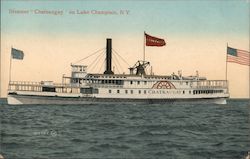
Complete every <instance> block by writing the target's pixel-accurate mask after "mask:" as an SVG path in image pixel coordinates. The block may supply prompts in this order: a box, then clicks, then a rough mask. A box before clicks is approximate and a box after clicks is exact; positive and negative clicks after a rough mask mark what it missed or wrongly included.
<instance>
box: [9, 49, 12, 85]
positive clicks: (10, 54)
mask: <svg viewBox="0 0 250 159" xmlns="http://www.w3.org/2000/svg"><path fill="white" fill-rule="evenodd" d="M11 66H12V47H11V53H10V69H9V84H10V82H11Z"/></svg>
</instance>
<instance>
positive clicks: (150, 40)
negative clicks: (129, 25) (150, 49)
mask: <svg viewBox="0 0 250 159" xmlns="http://www.w3.org/2000/svg"><path fill="white" fill-rule="evenodd" d="M145 36H146V46H157V47H159V46H164V45H166V43H165V40H164V39H160V38H157V37H153V36H151V35H148V34H146V33H145Z"/></svg>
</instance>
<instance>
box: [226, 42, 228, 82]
mask: <svg viewBox="0 0 250 159" xmlns="http://www.w3.org/2000/svg"><path fill="white" fill-rule="evenodd" d="M227 52H228V43H227V51H226V80H227Z"/></svg>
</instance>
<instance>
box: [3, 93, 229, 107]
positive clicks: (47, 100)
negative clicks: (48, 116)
mask: <svg viewBox="0 0 250 159" xmlns="http://www.w3.org/2000/svg"><path fill="white" fill-rule="evenodd" d="M226 99H227V98H223V97H217V98H183V99H181V98H165V99H149V98H148V99H140V98H95V97H66V96H64V97H58V96H27V95H9V96H8V98H7V100H8V104H10V105H23V104H24V105H28V104H40V105H47V104H52V105H79V104H111V103H116V104H123V103H124V104H126V103H128V104H129V103H133V104H157V103H159V104H165V103H196V104H207V103H214V104H226Z"/></svg>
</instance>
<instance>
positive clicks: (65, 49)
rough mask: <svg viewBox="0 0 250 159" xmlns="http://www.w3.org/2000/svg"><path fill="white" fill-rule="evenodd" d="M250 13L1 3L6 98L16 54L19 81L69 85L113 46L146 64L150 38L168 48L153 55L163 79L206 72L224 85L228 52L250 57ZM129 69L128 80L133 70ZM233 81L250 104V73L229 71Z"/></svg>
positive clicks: (240, 4) (223, 5)
mask: <svg viewBox="0 0 250 159" xmlns="http://www.w3.org/2000/svg"><path fill="white" fill-rule="evenodd" d="M248 6H249V3H248V2H247V1H213V2H210V1H188V2H187V1H177V2H175V1H156V2H155V1H147V2H144V1H143V2H141V1H133V2H132V1H127V2H125V1H119V2H115V1H111V2H107V1H102V2H100V1H72V3H69V2H65V1H63V2H60V3H59V2H55V1H53V2H48V1H46V2H41V1H1V83H0V84H1V96H2V97H5V96H6V95H7V86H8V80H9V61H10V59H9V58H10V50H11V47H14V48H17V49H20V50H22V51H24V54H25V56H24V59H23V60H22V61H21V60H13V61H12V79H13V80H15V81H18V80H24V81H38V82H39V81H43V80H53V81H55V82H61V78H62V75H63V74H66V75H67V76H69V75H70V69H71V68H70V64H71V63H72V62H75V61H77V60H79V59H81V58H83V57H86V56H88V55H89V54H91V53H93V52H95V51H96V50H99V49H101V48H104V47H105V45H106V38H112V39H113V48H114V49H115V50H116V51H117V52H118V53H119V54H120V55H121V56H122V57H123V58H124V59H126V60H127V62H128V63H129V64H130V66H133V64H134V63H135V62H136V61H137V60H138V59H142V53H143V32H144V31H146V32H147V33H148V34H150V35H153V36H157V37H160V38H163V39H165V40H166V43H167V44H166V46H164V47H146V60H148V61H150V62H151V65H152V66H153V70H154V72H155V74H171V73H172V72H175V73H177V71H178V70H182V74H183V75H184V76H189V75H195V72H196V70H198V71H199V73H200V76H206V77H207V78H208V79H221V80H224V79H225V70H226V61H225V60H226V47H227V44H228V45H229V46H230V47H233V48H237V49H242V50H247V51H249V7H248ZM42 11H43V12H46V14H45V13H42ZM83 11H85V12H86V13H87V11H89V14H83ZM97 11H106V12H112V13H114V14H94V13H96V12H97ZM15 12H18V13H15ZM20 12H21V13H20ZM49 12H50V13H49ZM56 12H57V13H58V14H60V13H62V12H63V14H62V15H54V14H55V13H56ZM72 12H74V14H72ZM91 12H93V13H91ZM80 13H81V14H80ZM116 13H117V14H116ZM122 67H124V70H126V71H127V73H128V70H127V66H126V64H122ZM228 80H229V86H230V87H229V89H230V93H231V97H232V98H249V66H244V65H238V64H234V63H228Z"/></svg>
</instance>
